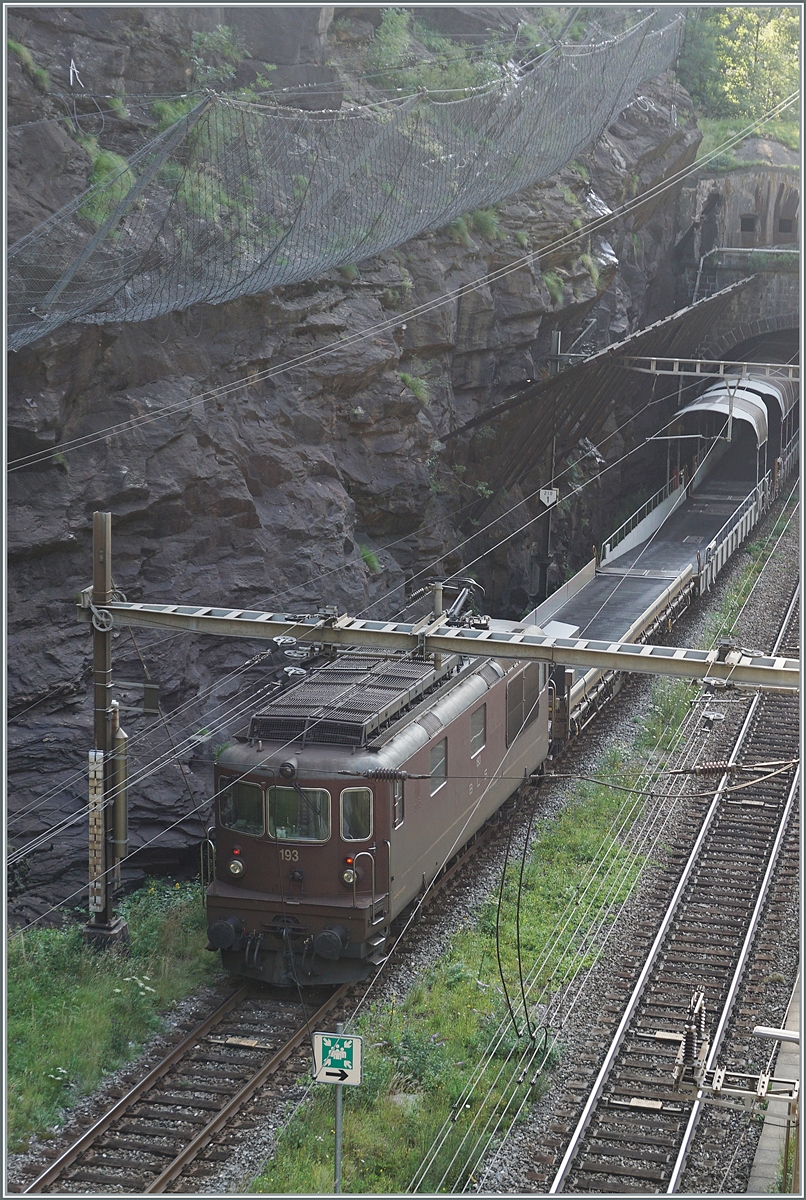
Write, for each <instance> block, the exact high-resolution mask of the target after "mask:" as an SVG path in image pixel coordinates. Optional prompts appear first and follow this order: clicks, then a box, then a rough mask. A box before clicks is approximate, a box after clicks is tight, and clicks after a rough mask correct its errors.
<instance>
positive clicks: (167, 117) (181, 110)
mask: <svg viewBox="0 0 806 1200" xmlns="http://www.w3.org/2000/svg"><path fill="white" fill-rule="evenodd" d="M198 102H199V98H198V96H196V97H194V98H192V99H191V97H187V98H186V99H184V100H155V101H154V102H153V104H152V105H151V115H152V117H154V119H155V120H156V122H157V133H162V132H163V131H164V130H165V129H169V128H170V127H171V125H175V124H176V122H177V121H181V119H182V117H186V116H187V115H188V113H189V112H190V110H191V109H192V108H193V107H194V106H195V105H196V104H198Z"/></svg>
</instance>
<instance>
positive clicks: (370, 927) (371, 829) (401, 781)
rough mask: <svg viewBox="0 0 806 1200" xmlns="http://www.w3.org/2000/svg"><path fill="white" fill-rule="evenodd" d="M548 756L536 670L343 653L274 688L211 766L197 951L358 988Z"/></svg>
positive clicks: (237, 965)
mask: <svg viewBox="0 0 806 1200" xmlns="http://www.w3.org/2000/svg"><path fill="white" fill-rule="evenodd" d="M297 670H299V668H297ZM548 748H549V719H548V669H547V667H546V665H545V664H542V663H537V662H534V663H528V664H527V663H523V662H512V661H509V660H497V659H493V660H487V661H481V660H478V659H475V660H468V659H462V658H460V657H459V656H445V658H444V659H443V661H442V662H439V661H437V662H433V661H424V660H422V661H417V660H412V659H410V658H404V657H388V656H383V655H382V654H381V653H378V654H368V653H366V652H361V653H358V652H356V653H351V652H343V653H341V654H339V655H338V656H337V657H336V658H334V659H331V660H330V661H327V662H326V663H325V664H324V665H323V666H321V667H317V668H316V669H314V670H312V671H311V672H310V673H309V674H306V675H305V676H304V677H301V676H300V677H299V679H298V681H297V682H295V683H291V685H290V686H286V687H282V688H278V691H277V693H275V694H274V695H273V696H272V697H271V698H270V700H269V702H268V703H266V704H265V706H264V707H263V708H262V709H261V711H260V712H259V713H256V714H255V715H254V716H253V717H252V719H251V722H250V725H249V728H248V731H245V732H244V733H243V735H241V736H240V737H239V738H238V739H237V740H236V742H235V743H234V744H233V745H231V746H230V747H228V748H227V749H225V750H224V751H223V752H222V753H221V754H220V755H219V758H218V760H217V762H216V765H215V785H216V817H215V820H216V871H215V878H214V879H213V881H212V883H211V884H210V887H209V889H208V893H207V907H208V917H209V926H208V949H210V950H220V952H221V956H222V961H223V965H224V967H225V969H226V970H228V971H231V972H233V973H235V974H238V975H243V976H247V977H253V978H255V979H261V980H264V981H266V982H269V983H273V984H276V985H280V986H290V985H292V984H293V985H303V986H304V985H312V984H322V983H341V982H346V981H352V980H359V979H363V978H365V977H366V976H367V975H368V974H370V973H371V972H372V970H373V969H374V968H375V967H376V966H377V965H379V964H380V963H381V962H382V961H383V960H384V958H385V955H386V947H387V942H388V939H389V928H390V924H391V922H392V921H393V920H394V918H395V917H396V916H397V915H398V914H399V913H400V912H401V911H402V910H403V909H404V908H406V906H407V905H409V904H411V902H412V901H413V900H415V899H416V897H417V896H418V895H419V894H421V893H422V892H423V891H424V890H425V889H426V887H427V886H428V885H429V884H430V883H431V882H432V881H433V879H434V878H435V877H436V875H437V874H438V873H439V871H440V870H441V869H442V867H443V865H444V864H445V862H446V860H447V859H449V858H450V857H451V856H452V855H453V854H454V853H455V852H456V851H458V850H459V849H460V848H461V847H462V846H463V845H464V844H465V843H466V842H467V841H468V840H469V839H470V838H471V837H472V836H473V834H474V833H476V832H477V831H478V830H479V828H480V827H481V826H482V825H483V824H484V822H485V821H487V820H488V819H489V818H490V816H491V815H492V814H493V813H494V812H495V811H496V810H497V809H498V808H499V807H500V806H501V805H502V804H503V802H504V801H505V800H506V799H507V798H508V796H509V795H511V794H512V792H513V791H515V790H516V788H517V787H518V784H519V782H520V781H521V780H522V779H523V777H524V775H529V774H531V773H532V772H533V771H535V770H536V769H537V768H538V767H539V766H540V764H541V763H542V762H543V760H544V759H545V757H546V755H547V753H548Z"/></svg>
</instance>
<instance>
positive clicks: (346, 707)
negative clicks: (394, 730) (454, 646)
mask: <svg viewBox="0 0 806 1200" xmlns="http://www.w3.org/2000/svg"><path fill="white" fill-rule="evenodd" d="M448 673H449V667H448V665H447V664H446V665H445V667H444V668H443V669H442V670H441V671H439V672H435V670H434V667H433V664H432V663H430V662H414V661H412V660H405V661H404V660H402V659H390V658H378V657H374V656H370V655H365V654H350V655H349V656H344V657H343V658H341V659H338V660H337V661H336V662H334V663H330V664H328V665H326V666H324V667H322V668H321V669H320V670H318V671H316V673H315V674H314V675H312V676H310V677H309V678H307V679H304V680H302V681H301V682H300V683H298V684H297V685H296V686H295V687H292V688H290V689H287V690H286V691H284V692H281V693H280V694H279V695H278V696H277V698H276V699H275V700H273V701H271V702H270V703H269V704H268V705H267V706H266V708H265V709H264V711H263V712H262V713H258V714H257V715H255V716H254V717H252V721H251V724H250V727H249V736H250V738H252V739H260V740H262V741H268V742H280V741H281V742H294V741H300V740H301V741H302V742H303V744H312V743H317V744H326V745H331V746H364V745H366V742H367V738H368V737H371V736H372V735H373V734H374V733H376V732H377V731H378V730H379V729H381V728H382V727H383V726H384V725H386V724H388V722H389V721H391V720H393V719H394V718H395V717H397V716H399V715H400V714H401V713H402V712H404V711H405V710H406V709H407V708H409V707H410V706H411V705H412V704H413V703H414V702H415V701H417V700H420V699H421V698H422V697H423V696H424V695H425V693H426V692H427V691H428V690H429V688H431V687H432V686H433V684H435V683H436V682H437V681H438V680H440V679H443V678H446V677H447V675H448Z"/></svg>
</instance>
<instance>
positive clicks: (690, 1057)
mask: <svg viewBox="0 0 806 1200" xmlns="http://www.w3.org/2000/svg"><path fill="white" fill-rule="evenodd" d="M697 1049H698V1047H697V1030H696V1029H695V1028H694V1026H693V1025H687V1026H686V1034H685V1037H684V1039H683V1065H684V1066H686V1067H693V1066H694V1064H695V1063H696V1061H697Z"/></svg>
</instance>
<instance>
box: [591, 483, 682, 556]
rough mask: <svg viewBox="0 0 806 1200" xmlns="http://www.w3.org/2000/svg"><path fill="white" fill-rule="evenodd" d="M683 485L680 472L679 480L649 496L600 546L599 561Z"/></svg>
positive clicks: (666, 484) (608, 554) (667, 484)
mask: <svg viewBox="0 0 806 1200" xmlns="http://www.w3.org/2000/svg"><path fill="white" fill-rule="evenodd" d="M684 484H685V471H681V472H680V478H679V479H677V480H675V479H674V477H672V478H671V479H668V480H667V481H666V483H665V484H664V485H663V487H662V488H660V489H659V490H658V491H657V492H655V494H654V495H653V496H650V497H649V499H648V500H645V501H644V503H643V504H642V505H641V507H640V508H637V509H636V510H635V512H634V513H633V514H632V516H630V517H628V518H627V520H626V521H625V522H624V523H623V524H622V525H619V527H618V529H617V530H616V531H615V532H614V533H611V534H610V537H609V538H608V539H607V541H606V542H605V543H604V544H603V545H602V553H601V561H602V562H604V561H605V559H607V558H609V557H610V555H611V554H612V553H613V551H614V550H615V548H616V546H618V545H619V543H620V542H623V541H624V539H625V537H626V536H627V534H628V533H632V531H633V529H635V527H636V526H637V525H640V524H641V522H642V521H643V520H644V519H645V517H648V516H649V514H650V513H651V512H654V510H655V509H656V508H657V507H658V505H659V504H663V502H664V500H667V499H668V498H669V496H671V494H672V492H674V491H676V490H677V488H678V487H681V486H683V485H684Z"/></svg>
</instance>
